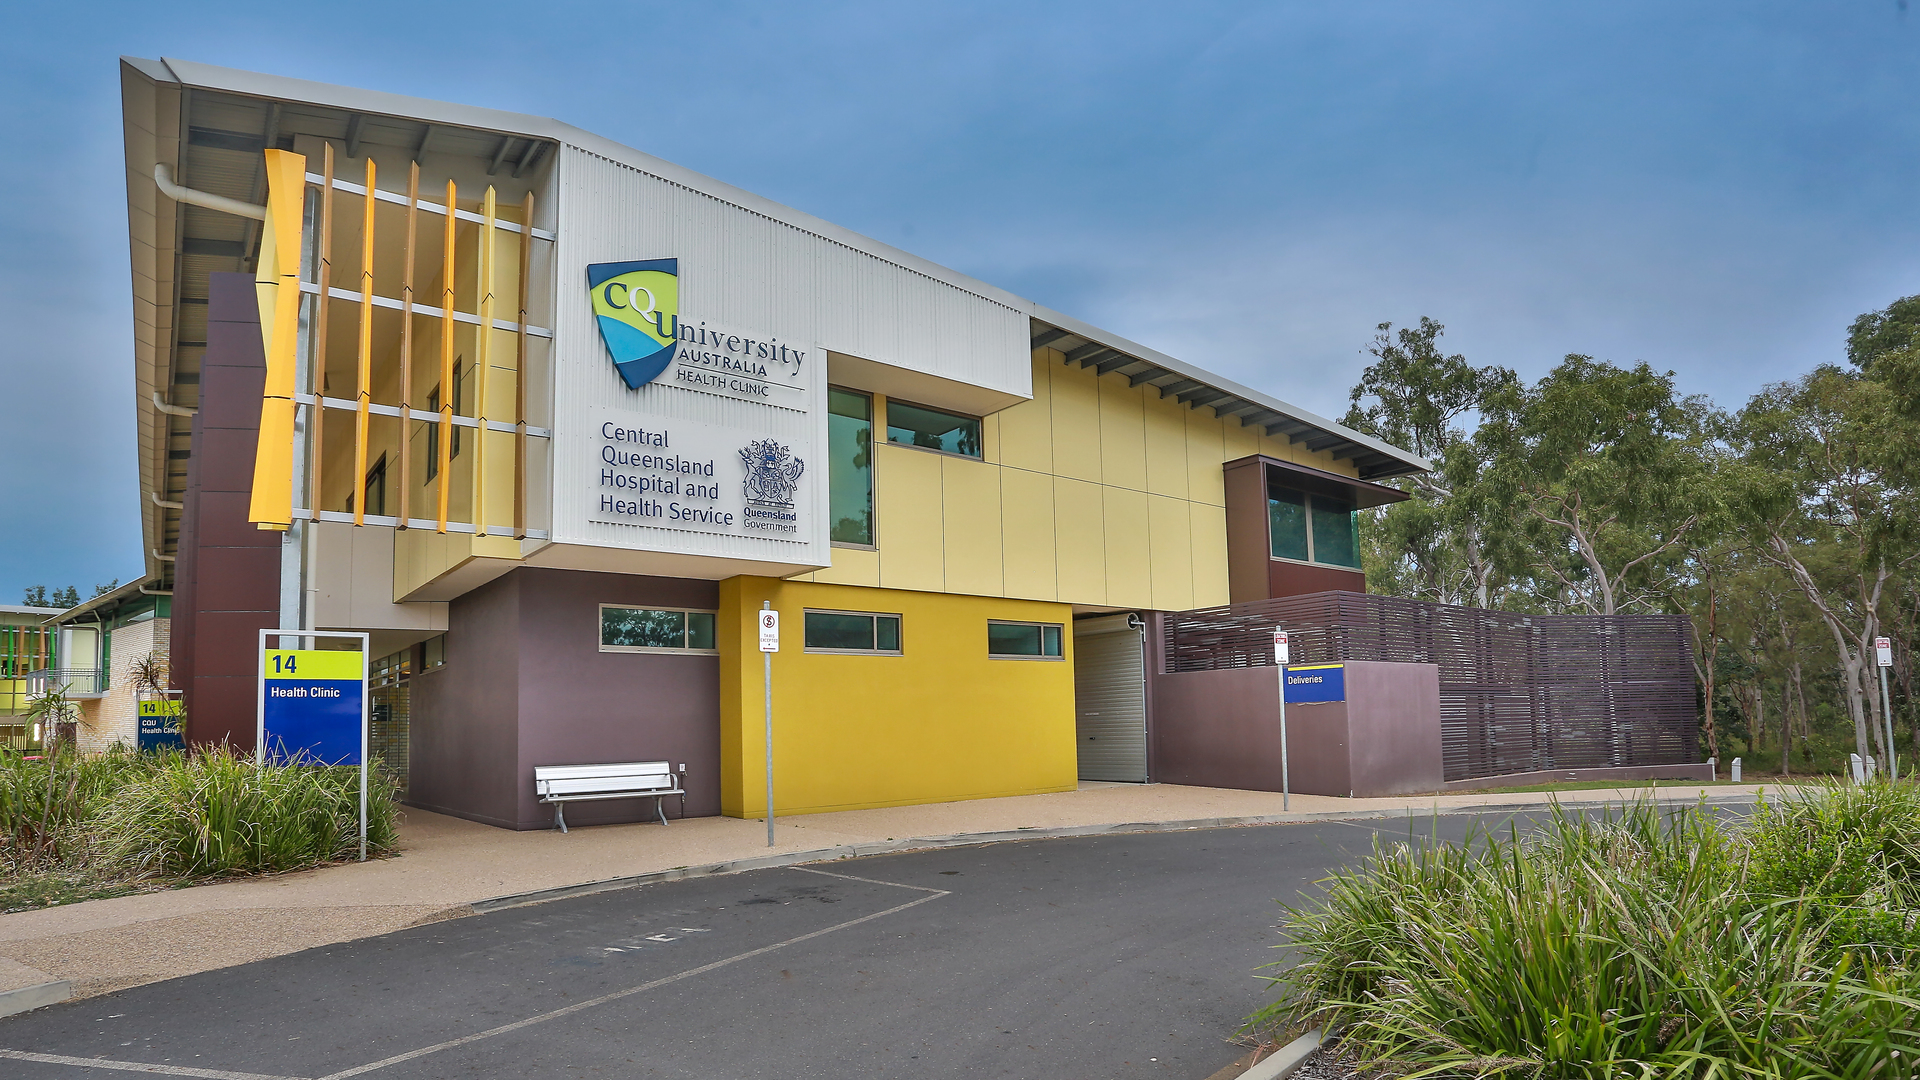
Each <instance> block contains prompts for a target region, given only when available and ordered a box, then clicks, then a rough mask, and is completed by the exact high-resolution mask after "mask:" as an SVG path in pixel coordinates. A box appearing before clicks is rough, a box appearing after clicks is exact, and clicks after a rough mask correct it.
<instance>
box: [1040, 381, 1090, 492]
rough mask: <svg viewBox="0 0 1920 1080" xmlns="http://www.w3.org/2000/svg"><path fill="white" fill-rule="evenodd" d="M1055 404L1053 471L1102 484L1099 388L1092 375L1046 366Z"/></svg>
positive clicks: (1053, 411)
mask: <svg viewBox="0 0 1920 1080" xmlns="http://www.w3.org/2000/svg"><path fill="white" fill-rule="evenodd" d="M1047 374H1048V384H1049V386H1048V389H1049V390H1050V391H1051V393H1050V394H1049V396H1050V397H1051V398H1052V401H1053V408H1052V410H1051V415H1052V419H1053V471H1054V474H1055V475H1058V476H1071V477H1073V478H1074V479H1075V480H1091V481H1093V482H1094V483H1099V482H1100V389H1099V387H1097V386H1095V385H1094V381H1093V373H1092V372H1089V371H1082V370H1081V369H1079V368H1070V367H1067V366H1066V365H1065V364H1051V365H1048V367H1047Z"/></svg>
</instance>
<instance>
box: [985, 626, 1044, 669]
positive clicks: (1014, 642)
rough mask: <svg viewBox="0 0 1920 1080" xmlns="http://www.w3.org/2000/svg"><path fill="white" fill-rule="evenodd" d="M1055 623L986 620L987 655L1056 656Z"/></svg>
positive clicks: (1014, 657) (1002, 657) (1009, 657)
mask: <svg viewBox="0 0 1920 1080" xmlns="http://www.w3.org/2000/svg"><path fill="white" fill-rule="evenodd" d="M1060 631H1061V625H1060V624H1059V623H1023V622H1000V621H998V620H995V619H989V620H987V655H988V656H990V657H992V658H994V659H996V660H1059V659H1061V655H1060Z"/></svg>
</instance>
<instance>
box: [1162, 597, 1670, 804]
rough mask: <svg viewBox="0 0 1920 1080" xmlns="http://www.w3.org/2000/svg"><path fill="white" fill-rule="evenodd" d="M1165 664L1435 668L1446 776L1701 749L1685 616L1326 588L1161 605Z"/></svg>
mask: <svg viewBox="0 0 1920 1080" xmlns="http://www.w3.org/2000/svg"><path fill="white" fill-rule="evenodd" d="M1161 625H1162V626H1163V627H1164V635H1165V637H1164V641H1163V643H1162V647H1161V649H1159V650H1156V652H1158V653H1159V654H1160V655H1161V657H1162V667H1161V670H1162V671H1165V672H1182V671H1211V670H1216V669H1220V668H1236V667H1260V666H1267V665H1271V664H1272V663H1273V630H1274V628H1275V627H1276V626H1278V627H1283V628H1285V629H1286V630H1287V631H1288V636H1289V640H1290V643H1291V649H1292V657H1291V660H1292V662H1293V663H1295V664H1313V663H1326V662H1331V661H1336V660H1384V661H1395V662H1400V663H1420V664H1434V665H1437V666H1438V667H1439V669H1440V724H1441V739H1442V753H1443V757H1444V760H1445V765H1446V778H1447V779H1448V780H1465V779H1469V778H1472V777H1478V776H1498V775H1502V774H1505V773H1517V772H1528V771H1532V770H1536V769H1581V768H1607V767H1618V766H1635V765H1674V764H1682V763H1691V762H1695V761H1697V760H1699V749H1698V733H1699V726H1698V720H1697V718H1696V716H1695V703H1694V677H1693V662H1692V648H1693V638H1692V634H1693V631H1692V628H1691V626H1690V625H1689V624H1688V622H1687V620H1686V618H1685V617H1683V616H1678V615H1613V616H1602V615H1520V614H1515V613H1512V612H1505V611H1487V610H1482V609H1480V608H1463V607H1450V606H1448V605H1445V604H1430V603H1426V602H1424V601H1419V600H1406V599H1402V598H1399V597H1393V596H1374V595H1370V594H1367V593H1355V592H1323V593H1313V594H1310V595H1307V596H1289V597H1282V598H1279V599H1275V600H1254V601H1248V602H1246V603H1240V604H1232V605H1229V606H1226V607H1217V608H1200V609H1196V610H1193V611H1182V612H1175V613H1173V614H1169V615H1166V616H1164V617H1163V621H1162V623H1161Z"/></svg>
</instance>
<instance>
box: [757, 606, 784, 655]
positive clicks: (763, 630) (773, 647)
mask: <svg viewBox="0 0 1920 1080" xmlns="http://www.w3.org/2000/svg"><path fill="white" fill-rule="evenodd" d="M760 651H761V652H779V651H780V613H779V612H777V611H774V610H772V609H766V610H763V611H761V612H760Z"/></svg>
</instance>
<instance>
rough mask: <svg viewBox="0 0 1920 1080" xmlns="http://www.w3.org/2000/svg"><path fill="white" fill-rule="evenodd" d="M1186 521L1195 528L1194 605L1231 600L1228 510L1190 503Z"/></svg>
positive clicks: (1208, 604) (1226, 602) (1203, 605)
mask: <svg viewBox="0 0 1920 1080" xmlns="http://www.w3.org/2000/svg"><path fill="white" fill-rule="evenodd" d="M1187 520H1188V524H1189V527H1190V528H1191V529H1192V530H1193V604H1192V605H1191V606H1193V607H1216V606H1219V605H1221V604H1228V603H1232V601H1233V597H1232V594H1231V592H1230V590H1229V589H1228V588H1227V510H1226V507H1224V506H1212V505H1209V504H1207V503H1197V502H1196V503H1188V504H1187Z"/></svg>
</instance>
